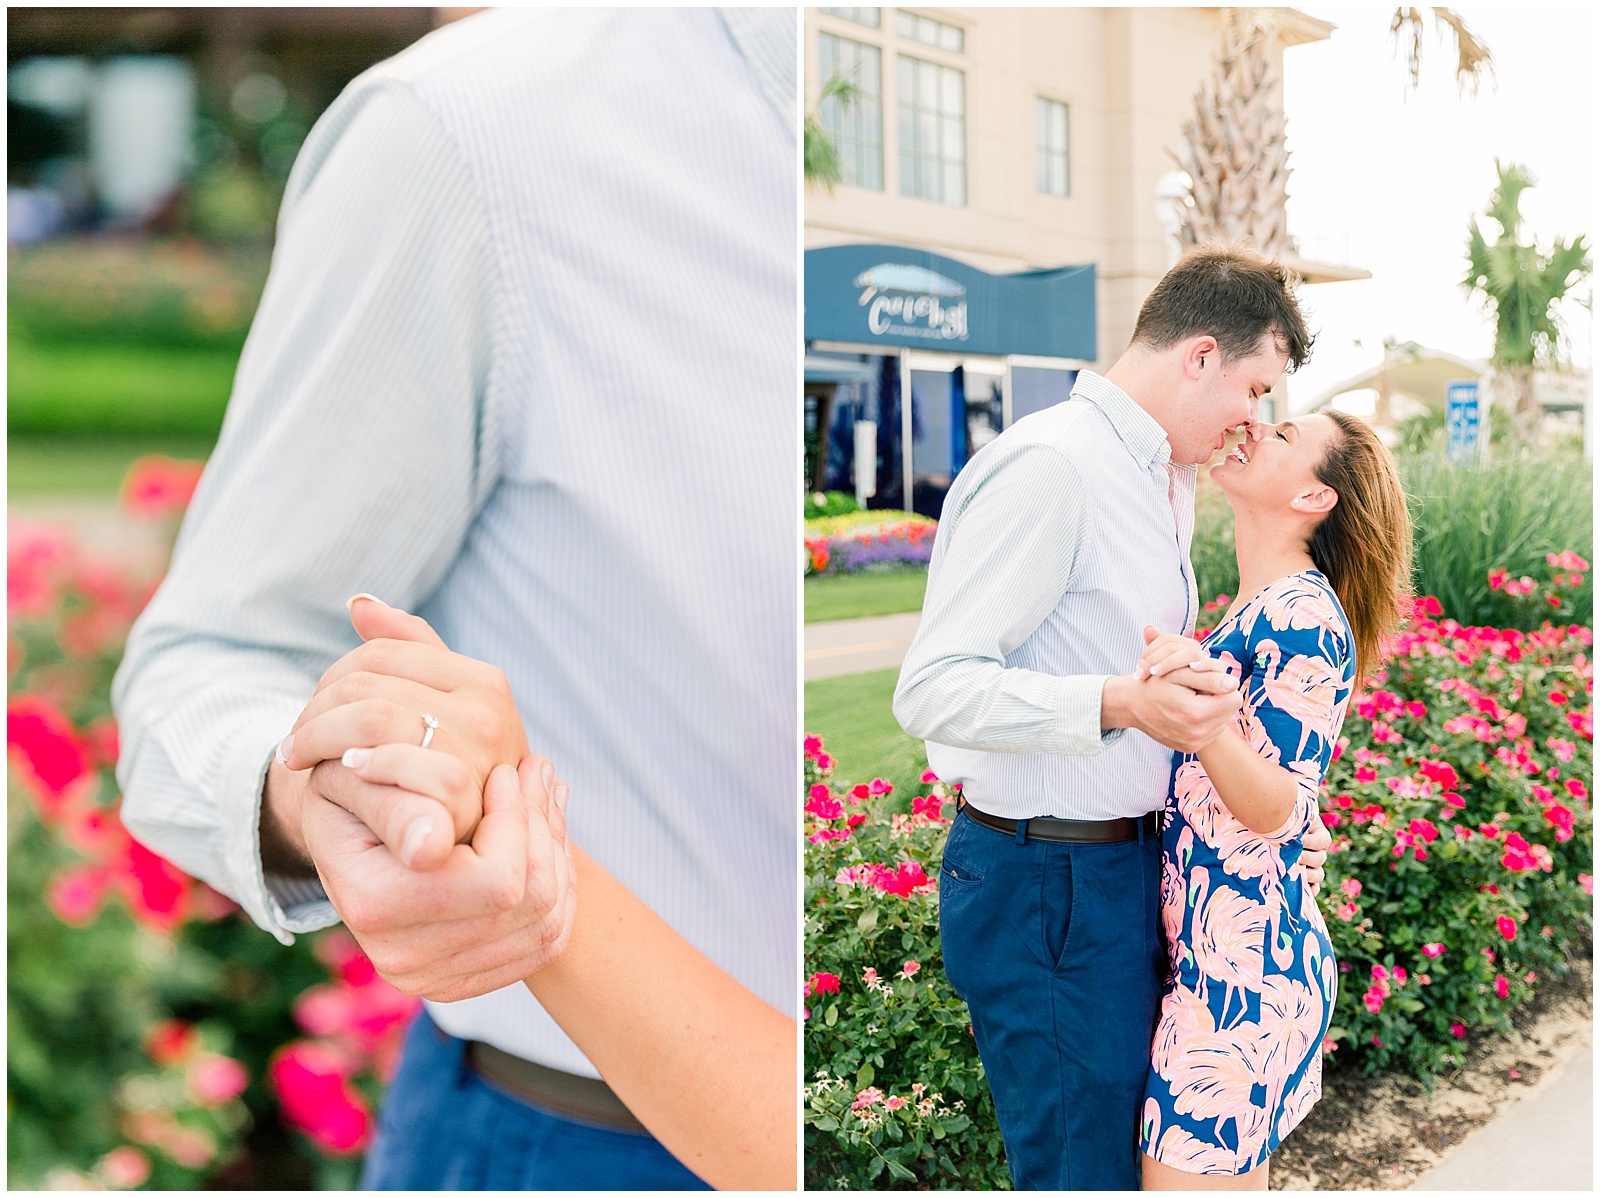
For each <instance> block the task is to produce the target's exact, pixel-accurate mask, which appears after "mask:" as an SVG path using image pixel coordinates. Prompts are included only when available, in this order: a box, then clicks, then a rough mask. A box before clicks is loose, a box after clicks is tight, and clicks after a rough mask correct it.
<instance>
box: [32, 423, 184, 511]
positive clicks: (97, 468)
mask: <svg viewBox="0 0 1600 1198" xmlns="http://www.w3.org/2000/svg"><path fill="white" fill-rule="evenodd" d="M215 443H216V438H215V437H193V436H188V437H185V436H177V435H166V436H154V435H151V436H143V437H34V436H20V435H18V434H15V433H13V434H11V435H10V436H9V437H8V438H7V445H6V477H7V490H8V492H9V494H10V496H11V497H12V498H26V497H35V496H41V497H42V496H58V495H89V496H104V497H107V498H110V497H112V496H115V495H116V494H117V492H118V491H119V490H120V489H121V487H122V479H123V476H124V475H125V474H127V472H128V467H129V466H130V465H131V464H132V463H133V462H134V461H136V460H137V459H139V458H142V457H144V456H145V455H146V454H152V453H161V454H166V455H167V456H168V457H169V458H192V459H198V460H204V459H205V458H207V457H209V456H210V455H211V450H212V447H213V446H214V445H215Z"/></svg>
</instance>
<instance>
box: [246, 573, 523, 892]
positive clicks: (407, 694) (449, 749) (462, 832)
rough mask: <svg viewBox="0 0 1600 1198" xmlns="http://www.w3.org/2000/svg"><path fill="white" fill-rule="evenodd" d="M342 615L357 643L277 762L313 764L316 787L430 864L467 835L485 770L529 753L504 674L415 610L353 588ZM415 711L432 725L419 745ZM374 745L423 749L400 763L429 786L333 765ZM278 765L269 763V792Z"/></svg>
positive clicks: (409, 859) (404, 853) (326, 680)
mask: <svg viewBox="0 0 1600 1198" xmlns="http://www.w3.org/2000/svg"><path fill="white" fill-rule="evenodd" d="M350 622H351V624H352V625H353V626H354V627H355V630H356V631H357V632H358V633H359V634H360V635H361V637H362V639H363V641H365V642H366V643H365V644H363V645H361V646H360V647H359V648H357V649H354V650H352V651H351V652H349V653H347V654H346V655H345V656H344V657H342V658H340V659H339V660H338V661H337V662H335V663H334V664H333V666H332V667H330V668H329V670H328V672H327V673H326V674H324V675H323V676H322V680H321V681H320V682H319V683H318V684H317V692H316V694H315V695H314V696H313V698H312V700H311V702H309V703H308V704H306V706H305V709H304V710H303V711H302V712H301V713H300V716H299V718H298V719H297V720H296V721H295V725H294V728H293V729H292V730H291V732H290V734H289V735H288V736H287V737H285V738H284V741H283V744H282V745H281V746H280V747H279V757H280V761H281V762H282V764H283V766H285V767H286V768H287V769H288V770H290V771H300V770H307V769H311V768H312V767H313V766H315V767H317V769H318V776H317V783H316V787H315V788H316V790H317V791H318V792H319V793H321V794H322V795H323V796H324V797H326V798H328V799H330V800H332V801H333V802H336V803H338V804H339V805H340V806H343V807H345V808H346V809H347V810H349V811H350V812H351V813H352V814H354V815H356V816H358V817H359V818H360V819H361V820H362V821H363V822H364V823H366V824H367V826H368V827H370V828H371V829H372V830H373V832H375V833H376V834H377V835H378V837H379V838H380V839H381V840H382V841H383V842H384V844H385V845H387V846H388V847H389V849H390V850H391V851H392V852H394V854H395V855H396V856H397V857H399V858H400V860H401V861H402V862H403V863H405V864H407V865H409V866H411V867H412V868H414V869H422V870H427V869H436V868H438V867H439V866H440V865H442V864H443V863H444V862H445V860H446V859H447V858H448V857H449V855H450V850H451V847H452V846H453V845H456V844H466V843H468V842H469V841H470V840H471V838H472V833H473V830H474V829H475V828H476V827H477V824H478V820H479V818H480V817H481V816H482V814H483V799H482V796H483V790H484V786H485V785H486V784H487V782H488V778H489V773H490V771H492V770H493V769H494V768H495V766H497V765H513V766H514V765H515V764H516V763H517V762H519V761H521V760H522V759H523V758H524V757H526V756H527V754H528V739H527V733H526V731H525V730H524V728H523V724H522V716H521V714H520V713H519V712H518V711H517V707H516V703H515V702H514V700H513V699H512V696H511V687H510V685H509V683H508V682H507V681H506V677H505V675H504V674H502V673H501V672H500V671H499V670H497V669H496V668H495V667H493V666H491V665H488V664H487V663H485V662H481V661H476V660H474V659H473V658H470V657H464V656H462V655H461V654H459V653H452V652H451V651H450V650H449V648H448V647H447V646H446V645H445V643H444V642H443V641H442V640H441V639H440V638H439V635H438V634H437V633H436V632H434V631H433V629H432V628H430V627H429V626H428V623H427V621H425V620H423V619H421V618H420V617H418V616H413V615H408V614H407V613H406V612H403V611H401V610H399V609H398V608H393V607H389V606H388V605H386V604H384V603H382V602H381V601H379V600H376V599H373V598H372V597H371V596H370V595H357V596H356V597H355V598H354V599H352V600H351V601H350ZM424 715H428V716H431V717H433V719H434V720H435V721H437V724H438V727H437V728H436V729H435V730H434V731H433V735H432V737H431V738H430V743H429V746H428V748H427V749H422V748H420V745H421V741H422V739H423V736H424V734H425V731H426V726H425V723H424V721H423V719H422V717H423V716H424ZM379 746H385V747H392V748H395V749H401V748H411V749H415V750H416V751H417V752H418V753H422V754H425V755H426V756H424V757H419V758H409V759H408V760H409V764H408V765H407V767H406V769H407V773H408V776H414V777H416V778H417V779H418V780H419V781H423V780H425V781H426V782H427V784H428V786H429V788H430V789H429V791H428V792H427V793H426V794H424V793H422V792H417V791H412V790H409V789H408V788H406V787H404V786H399V785H396V784H394V783H377V782H373V781H370V780H368V779H365V778H359V777H357V776H353V775H351V774H350V773H348V772H347V771H345V770H344V769H342V768H341V767H340V766H339V765H330V763H339V762H342V760H343V758H344V755H345V752H346V750H349V749H377V748H378V747H379ZM392 757H393V755H392V754H386V755H385V757H384V758H383V759H382V761H390V760H392ZM379 768H380V770H382V769H383V768H384V767H383V765H382V762H380V766H379ZM275 774H276V767H275V768H274V770H273V771H272V773H271V774H269V777H268V786H269V794H268V798H269V800H271V799H272V797H273V796H272V793H271V789H270V788H271V787H272V786H273V785H274V781H275V779H274V775H275ZM441 808H442V809H441Z"/></svg>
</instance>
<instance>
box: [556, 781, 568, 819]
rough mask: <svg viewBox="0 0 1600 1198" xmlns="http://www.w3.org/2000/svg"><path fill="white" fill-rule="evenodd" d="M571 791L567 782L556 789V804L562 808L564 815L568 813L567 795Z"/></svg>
mask: <svg viewBox="0 0 1600 1198" xmlns="http://www.w3.org/2000/svg"><path fill="white" fill-rule="evenodd" d="M571 793H572V791H571V790H570V789H569V788H568V786H567V784H566V783H565V782H563V783H562V784H561V785H560V786H558V787H556V789H555V800H556V806H557V807H559V808H561V814H562V815H565V814H566V813H567V796H568V795H569V794H571Z"/></svg>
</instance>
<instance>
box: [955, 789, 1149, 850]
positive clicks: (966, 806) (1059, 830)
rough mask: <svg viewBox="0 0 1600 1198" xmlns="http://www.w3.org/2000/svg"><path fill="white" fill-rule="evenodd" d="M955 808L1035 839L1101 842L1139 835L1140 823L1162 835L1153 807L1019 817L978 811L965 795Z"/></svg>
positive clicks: (986, 823)
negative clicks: (1108, 814)
mask: <svg viewBox="0 0 1600 1198" xmlns="http://www.w3.org/2000/svg"><path fill="white" fill-rule="evenodd" d="M956 809H957V810H958V811H965V812H966V813H967V815H968V816H969V817H970V818H972V819H975V820H977V821H978V823H980V824H982V825H983V826H984V827H986V828H993V829H994V830H995V831H996V832H1004V833H1005V834H1006V835H1007V836H1017V837H1018V839H1026V838H1027V837H1030V836H1031V837H1033V838H1034V839H1035V840H1059V841H1066V842H1067V843H1069V844H1104V843H1107V842H1110V841H1114V840H1133V839H1134V838H1135V837H1137V836H1138V835H1139V825H1140V824H1143V825H1144V831H1145V835H1146V836H1160V835H1161V812H1159V811H1152V812H1150V814H1149V815H1146V816H1144V817H1143V818H1142V819H1055V818H1054V817H1052V816H1048V815H1038V816H1035V817H1034V818H1032V819H1025V820H1020V821H1019V820H1014V819H1003V818H1002V817H1000V816H998V815H990V814H989V813H988V812H987V811H979V810H978V809H977V808H976V807H974V806H973V805H972V804H971V803H969V802H967V801H966V800H965V799H958V800H957V801H956ZM1018 823H1021V824H1022V825H1023V830H1022V832H1021V833H1020V835H1019V834H1018V832H1017V825H1018Z"/></svg>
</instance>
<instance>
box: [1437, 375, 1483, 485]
mask: <svg viewBox="0 0 1600 1198" xmlns="http://www.w3.org/2000/svg"><path fill="white" fill-rule="evenodd" d="M1445 427H1446V428H1447V429H1448V442H1447V447H1448V451H1449V455H1450V464H1451V465H1452V466H1470V465H1472V464H1473V463H1474V462H1476V461H1477V460H1478V384H1477V383H1475V382H1461V383H1450V384H1448V385H1447V386H1446V388H1445Z"/></svg>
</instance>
